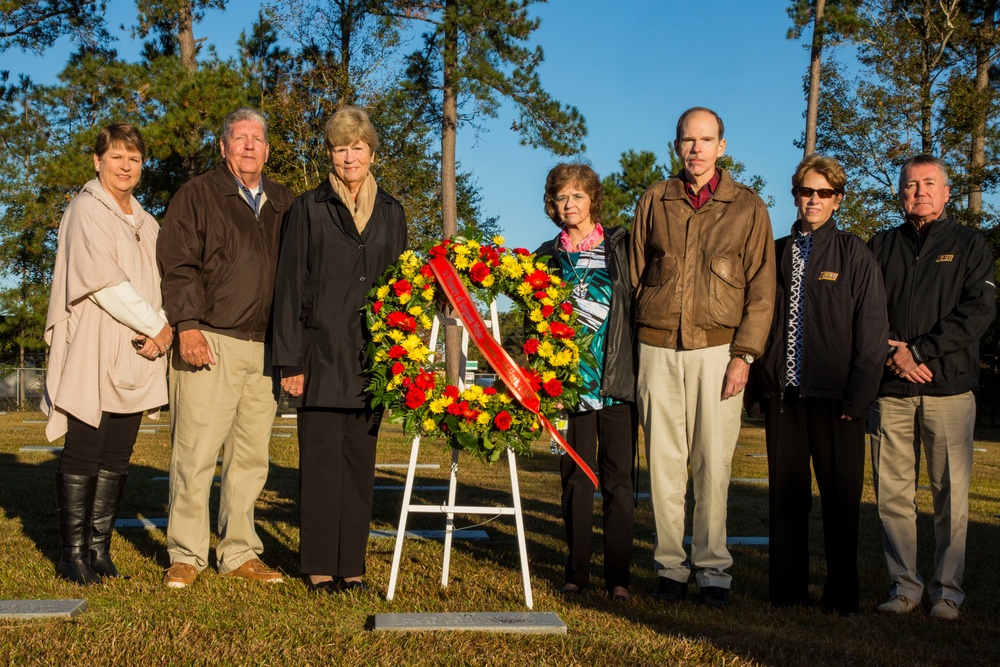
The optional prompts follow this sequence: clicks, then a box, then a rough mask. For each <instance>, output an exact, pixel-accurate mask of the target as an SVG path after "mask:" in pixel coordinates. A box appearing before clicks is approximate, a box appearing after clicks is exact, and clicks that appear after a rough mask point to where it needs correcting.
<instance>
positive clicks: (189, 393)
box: [156, 108, 294, 588]
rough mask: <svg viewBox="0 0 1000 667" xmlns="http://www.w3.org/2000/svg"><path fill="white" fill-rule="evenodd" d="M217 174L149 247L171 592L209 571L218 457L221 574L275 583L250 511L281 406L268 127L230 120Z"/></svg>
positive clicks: (238, 117) (198, 182)
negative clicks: (155, 281) (158, 330)
mask: <svg viewBox="0 0 1000 667" xmlns="http://www.w3.org/2000/svg"><path fill="white" fill-rule="evenodd" d="M219 148H220V150H221V152H222V159H223V164H222V165H220V166H219V167H217V168H216V169H213V170H212V171H210V172H208V173H205V174H202V175H201V176H197V177H195V178H193V179H191V180H190V181H188V182H187V183H185V184H184V186H183V187H181V189H180V190H178V191H177V194H175V195H174V197H173V199H171V200H170V206H169V207H168V208H167V214H166V217H165V218H164V219H163V226H162V228H161V229H160V236H159V238H158V239H157V244H156V261H157V264H158V266H159V268H160V274H161V275H162V277H163V279H162V282H161V289H162V291H163V308H164V310H166V312H167V318H168V319H169V320H170V324H171V326H173V327H175V328H176V330H177V342H178V344H177V345H176V346H175V348H174V354H173V358H172V360H171V364H170V426H171V434H172V445H173V447H172V450H171V453H170V511H169V519H168V523H167V551H168V553H169V555H170V569H168V570H167V572H166V574H165V575H164V578H163V583H164V584H165V585H166V586H167V587H168V588H184V587H185V586H189V585H191V584H192V583H194V580H195V577H196V576H197V575H198V573H199V572H201V571H202V570H203V569H205V567H206V566H207V565H208V546H209V535H210V530H209V512H208V498H209V494H210V492H211V490H212V477H213V475H214V474H215V465H216V458H217V457H218V455H219V448H220V447H222V450H223V452H222V488H221V492H220V498H221V500H220V502H219V544H218V546H217V547H216V556H217V560H218V567H219V573H220V574H226V575H230V576H235V577H243V578H247V579H254V580H258V581H266V582H280V581H281V580H282V577H281V573H280V572H276V571H274V570H272V569H270V568H268V567H267V566H266V565H264V563H263V561H261V560H260V558H259V556H260V554H261V552H262V551H263V548H264V547H263V545H262V544H261V541H260V538H259V537H258V536H257V532H256V530H255V528H254V520H253V510H254V504H255V503H256V501H257V497H258V496H259V495H260V492H261V490H263V488H264V482H265V481H266V480H267V469H268V444H269V443H270V440H271V426H272V425H273V423H274V414H275V409H276V403H275V398H274V391H273V384H272V379H271V377H270V375H271V372H270V364H269V362H268V361H266V360H265V356H266V355H265V350H264V339H265V337H266V336H267V335H268V329H269V321H270V317H271V299H272V297H273V294H274V273H275V268H276V266H277V257H278V238H279V234H280V231H281V224H282V220H283V219H284V217H285V214H286V213H287V212H288V209H289V208H290V207H291V204H292V201H293V199H294V195H293V194H292V192H291V191H290V190H289V189H288V188H286V187H285V186H283V185H280V184H278V183H275V182H274V181H272V180H270V179H268V178H266V177H264V176H263V175H262V171H263V169H264V163H265V162H267V156H268V149H269V146H268V143H267V120H265V118H264V117H263V116H262V115H261V114H259V113H258V112H256V111H254V110H253V109H247V108H243V109H237V110H236V111H234V112H232V113H231V114H229V115H228V116H226V119H225V121H224V123H223V125H222V132H221V134H220V137H219Z"/></svg>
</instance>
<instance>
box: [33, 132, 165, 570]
mask: <svg viewBox="0 0 1000 667" xmlns="http://www.w3.org/2000/svg"><path fill="white" fill-rule="evenodd" d="M145 156H146V144H145V142H144V141H143V139H142V135H141V134H140V133H139V130H138V129H137V128H136V127H134V126H133V125H130V124H128V123H112V124H111V125H108V126H107V127H105V128H104V129H102V130H101V132H100V134H98V137H97V141H96V142H95V144H94V168H95V169H96V171H97V178H95V179H93V180H91V181H90V182H89V183H87V184H86V185H84V186H83V189H82V190H81V191H80V193H79V194H78V195H77V196H76V197H75V198H74V199H73V201H71V202H70V204H69V206H68V207H67V209H66V213H65V214H64V215H63V218H62V222H61V223H60V225H59V245H58V248H57V250H56V261H55V268H54V270H53V275H52V295H51V297H50V300H49V310H48V317H47V318H46V321H45V342H46V343H47V344H48V345H49V346H50V347H51V351H50V355H49V366H48V373H47V377H46V379H45V395H44V398H43V401H42V409H43V410H44V411H45V413H46V414H47V416H48V425H47V426H46V429H45V434H46V436H47V437H48V439H49V440H50V441H53V440H55V439H57V438H59V437H61V436H63V435H65V436H66V445H65V447H64V449H63V453H62V457H61V459H60V461H59V470H58V472H57V473H56V504H57V520H58V524H59V541H60V543H61V545H62V555H61V557H60V560H59V564H58V566H57V567H56V572H57V573H58V574H59V575H60V576H62V577H64V578H65V579H68V580H70V581H72V582H74V583H77V584H93V583H100V582H101V580H102V577H120V576H121V575H120V574H119V572H118V570H117V568H116V567H115V564H114V563H113V562H112V561H111V557H110V552H109V548H110V546H111V533H112V530H113V529H114V524H115V517H116V516H117V513H118V505H119V503H120V502H121V498H122V494H123V492H124V489H125V480H126V477H127V474H128V463H129V459H130V458H131V456H132V449H133V447H134V446H135V438H136V435H137V434H138V431H139V423H140V422H141V421H142V414H143V412H145V411H146V410H158V409H159V407H160V406H161V405H164V404H165V403H166V402H167V383H166V360H165V358H164V356H163V355H164V353H165V352H166V350H167V348H168V347H169V345H170V342H171V338H172V333H171V330H170V326H169V325H168V324H167V321H166V318H165V317H164V315H163V313H162V311H161V299H160V276H159V273H158V271H157V269H156V261H155V258H156V236H157V233H158V231H159V226H158V225H157V223H156V220H154V219H153V217H152V216H150V215H149V214H148V213H146V212H145V211H144V210H143V209H142V207H141V206H139V202H138V201H136V199H135V197H133V196H132V191H133V190H134V189H135V186H136V184H138V182H139V175H140V174H141V172H142V162H143V159H145Z"/></svg>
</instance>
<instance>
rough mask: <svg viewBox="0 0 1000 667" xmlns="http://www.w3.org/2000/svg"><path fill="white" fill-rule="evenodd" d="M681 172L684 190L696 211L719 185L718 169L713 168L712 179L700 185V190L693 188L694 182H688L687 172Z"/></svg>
mask: <svg viewBox="0 0 1000 667" xmlns="http://www.w3.org/2000/svg"><path fill="white" fill-rule="evenodd" d="M682 173H683V176H682V178H683V179H684V192H685V193H687V196H688V200H689V201H690V202H691V206H694V210H696V211H697V210H698V209H699V208H701V207H702V206H704V205H705V203H706V202H707V201H708V200H709V199H711V198H712V195H714V194H715V188H717V187H719V179H720V176H719V170H718V169H716V170H715V173H714V174H713V175H712V179H711V180H710V181H709V182H708V183H705V185H703V186H702V187H701V190H695V189H694V184H693V183H688V181H687V173H686V172H682Z"/></svg>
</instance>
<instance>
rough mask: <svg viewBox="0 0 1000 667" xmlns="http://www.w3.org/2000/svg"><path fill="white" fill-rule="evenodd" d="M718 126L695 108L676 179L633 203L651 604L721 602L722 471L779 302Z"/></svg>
mask: <svg viewBox="0 0 1000 667" xmlns="http://www.w3.org/2000/svg"><path fill="white" fill-rule="evenodd" d="M723 132H724V127H723V123H722V119H721V118H719V116H718V114H716V113H715V112H714V111H712V110H710V109H705V108H703V107H694V108H692V109H688V110H687V111H685V112H684V113H683V114H682V115H681V117H680V119H679V120H678V121H677V138H676V140H675V142H674V147H675V148H676V150H677V154H678V155H679V156H680V157H681V159H682V160H683V162H684V170H683V171H682V172H681V173H679V174H676V175H675V176H673V177H672V178H670V179H668V180H666V181H661V182H659V183H657V184H655V185H653V186H652V187H651V188H650V189H649V190H647V191H646V193H645V194H644V195H643V196H642V198H641V199H640V200H639V204H638V206H637V207H636V213H635V223H634V226H633V228H632V246H631V251H630V257H629V259H630V265H631V274H632V275H631V279H632V287H633V289H634V293H635V316H636V336H637V338H638V341H639V343H638V348H639V364H638V365H639V373H638V393H637V398H638V401H637V402H638V407H639V420H640V423H642V425H643V429H644V431H645V436H646V457H647V460H648V461H649V471H650V478H651V491H652V502H653V514H654V517H655V520H656V547H655V550H654V553H653V559H654V561H655V567H656V569H657V571H658V574H659V580H658V581H659V583H658V585H657V590H656V592H655V593H654V594H653V597H654V598H657V599H660V600H664V601H668V602H676V601H679V600H682V599H684V598H685V596H686V594H687V585H688V578H689V577H690V574H691V569H692V568H693V569H694V570H695V572H696V581H697V584H698V587H699V588H700V589H701V600H702V602H704V603H705V604H708V605H710V606H712V607H716V608H719V609H721V608H723V607H725V606H726V605H728V604H729V588H730V583H731V576H730V575H729V574H728V573H727V572H726V569H727V568H728V567H729V566H730V565H731V564H732V562H733V559H732V556H730V554H729V550H728V549H727V548H726V503H727V499H728V493H729V477H730V466H731V462H732V456H733V451H734V448H735V447H736V439H737V437H738V436H739V430H740V414H741V410H742V401H741V400H740V399H739V398H738V395H739V394H740V393H741V392H742V391H743V386H744V385H745V384H746V381H747V376H748V373H749V369H750V364H751V363H753V360H754V358H755V357H757V356H759V355H760V354H761V353H762V352H763V349H764V343H765V341H766V340H767V335H768V330H769V328H770V325H771V316H772V308H773V306H774V294H775V285H774V280H775V265H774V243H773V240H772V234H771V221H770V218H769V217H768V215H767V207H766V206H765V205H764V202H763V201H761V199H760V197H758V196H757V194H756V193H755V192H754V191H753V190H752V189H751V188H749V187H746V186H744V185H741V184H739V183H736V182H735V181H734V180H733V179H732V177H731V176H730V175H729V173H728V172H726V171H725V170H722V169H718V168H716V166H715V162H716V160H717V159H718V158H720V157H722V155H723V153H724V152H725V149H726V140H725V139H724V138H723ZM688 464H690V465H691V470H692V475H693V482H694V499H695V507H694V516H693V534H692V542H691V556H690V558H688V557H687V554H686V552H685V549H684V510H685V501H684V497H685V492H686V490H687V480H688V472H687V470H688Z"/></svg>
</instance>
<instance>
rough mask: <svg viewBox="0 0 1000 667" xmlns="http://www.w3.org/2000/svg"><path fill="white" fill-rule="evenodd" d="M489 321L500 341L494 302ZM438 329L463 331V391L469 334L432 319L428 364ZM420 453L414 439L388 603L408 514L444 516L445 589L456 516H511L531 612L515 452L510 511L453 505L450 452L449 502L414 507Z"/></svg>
mask: <svg viewBox="0 0 1000 667" xmlns="http://www.w3.org/2000/svg"><path fill="white" fill-rule="evenodd" d="M490 319H491V322H490V324H491V327H492V330H493V337H494V338H495V339H496V340H497V342H499V341H500V326H499V324H498V318H497V306H496V302H493V303H491V304H490ZM441 326H459V327H462V354H461V361H460V363H459V380H458V382H459V390H464V389H465V369H466V366H467V363H468V354H469V334H468V332H467V331H466V330H465V327H464V326H462V323H461V321H459V320H458V319H453V318H446V317H444V316H443V315H442V314H441V313H438V314H436V315H435V316H434V323H433V325H432V327H431V338H430V350H431V352H430V362H433V361H434V349H435V347H436V345H437V339H438V333H439V332H440V330H441ZM419 451H420V436H419V435H418V436H415V437H414V438H413V443H412V445H411V447H410V463H409V467H408V469H407V471H406V485H405V486H404V487H403V506H402V509H401V510H400V513H399V527H398V530H397V531H396V548H395V551H394V552H393V556H392V571H391V573H390V575H389V591H388V593H387V594H386V599H387V600H392V598H393V595H394V594H395V592H396V578H397V576H398V575H399V563H400V559H401V558H402V555H403V540H404V539H405V536H406V521H407V519H408V518H409V514H410V513H411V512H412V513H424V514H444V515H445V532H444V562H443V564H442V567H441V586H442V587H445V588H446V587H447V586H448V570H449V566H450V564H451V542H452V536H453V534H454V532H455V514H473V515H488V516H498V515H501V516H502V515H513V516H514V522H515V524H516V525H517V544H518V547H519V548H520V551H521V578H522V580H523V582H524V604H525V606H527V607H528V609H531V608H532V606H533V601H532V597H531V578H530V576H529V573H528V549H527V545H526V542H525V538H524V516H523V514H522V512H521V493H520V487H519V486H518V482H517V459H516V457H515V456H514V452H513V450H511V449H508V450H507V463H508V467H509V469H510V487H511V496H512V498H513V505H511V506H510V507H496V506H489V507H485V506H482V507H480V506H474V505H473V506H470V505H456V504H455V495H456V489H457V486H458V454H459V450H458V449H452V450H451V475H450V479H449V482H448V502H447V503H445V504H444V505H427V504H422V503H418V504H413V503H411V502H410V501H411V499H412V493H413V479H414V476H415V473H416V468H417V454H418V453H419Z"/></svg>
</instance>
